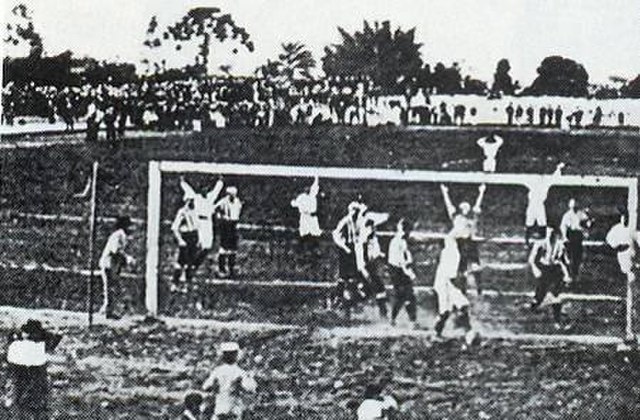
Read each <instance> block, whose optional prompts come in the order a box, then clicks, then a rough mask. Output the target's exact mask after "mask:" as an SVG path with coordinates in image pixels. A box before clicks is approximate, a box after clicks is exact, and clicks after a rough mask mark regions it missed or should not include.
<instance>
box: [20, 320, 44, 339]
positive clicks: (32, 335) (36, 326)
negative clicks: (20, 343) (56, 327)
mask: <svg viewBox="0 0 640 420" xmlns="http://www.w3.org/2000/svg"><path fill="white" fill-rule="evenodd" d="M20 330H21V331H22V334H23V336H24V338H26V339H27V340H32V341H44V339H45V337H46V332H45V330H44V328H42V323H41V322H40V321H38V320H35V319H30V320H28V321H27V322H26V323H25V324H24V325H23V326H22V327H21V328H20Z"/></svg>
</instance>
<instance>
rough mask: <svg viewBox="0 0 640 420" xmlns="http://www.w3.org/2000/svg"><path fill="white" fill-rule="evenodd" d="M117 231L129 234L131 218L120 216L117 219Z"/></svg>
mask: <svg viewBox="0 0 640 420" xmlns="http://www.w3.org/2000/svg"><path fill="white" fill-rule="evenodd" d="M115 229H116V230H120V229H122V230H124V231H125V232H127V233H128V232H129V231H130V230H131V218H129V216H118V218H117V219H116V225H115Z"/></svg>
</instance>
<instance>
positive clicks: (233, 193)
mask: <svg viewBox="0 0 640 420" xmlns="http://www.w3.org/2000/svg"><path fill="white" fill-rule="evenodd" d="M227 195H228V196H229V198H230V199H232V200H234V199H235V198H236V197H238V188H236V187H233V186H230V187H227Z"/></svg>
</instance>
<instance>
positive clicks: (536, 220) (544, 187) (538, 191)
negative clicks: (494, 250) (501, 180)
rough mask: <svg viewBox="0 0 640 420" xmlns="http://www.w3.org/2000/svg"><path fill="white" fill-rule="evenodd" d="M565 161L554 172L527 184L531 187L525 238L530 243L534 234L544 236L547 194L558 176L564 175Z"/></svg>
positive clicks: (537, 237)
mask: <svg viewBox="0 0 640 420" xmlns="http://www.w3.org/2000/svg"><path fill="white" fill-rule="evenodd" d="M564 166H565V165H564V163H562V162H560V163H559V164H558V166H556V170H555V172H554V173H553V174H551V175H550V176H549V175H543V176H542V179H538V180H536V181H534V182H532V183H530V184H528V185H527V188H528V189H529V194H528V200H529V201H528V203H527V210H526V216H525V222H524V223H525V227H526V231H525V240H526V242H527V245H529V240H530V238H531V237H532V236H533V237H535V238H536V239H540V238H544V236H545V234H546V228H547V209H546V207H545V203H546V202H547V195H548V194H549V189H550V188H551V186H552V185H553V183H554V181H555V180H556V178H557V177H559V176H561V175H562V168H564Z"/></svg>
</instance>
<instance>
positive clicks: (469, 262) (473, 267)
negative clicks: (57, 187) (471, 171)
mask: <svg viewBox="0 0 640 420" xmlns="http://www.w3.org/2000/svg"><path fill="white" fill-rule="evenodd" d="M440 190H441V191H442V196H443V198H444V203H445V206H446V208H447V215H448V216H449V220H451V223H452V225H453V226H452V228H451V231H450V232H449V235H451V236H452V237H453V238H454V239H455V240H456V245H457V249H458V252H459V256H460V258H459V266H458V273H459V274H461V275H462V276H463V277H464V278H465V280H467V279H468V280H469V282H470V283H473V284H472V285H471V286H475V287H472V289H475V291H476V292H477V293H478V294H480V293H481V292H482V288H481V285H480V283H481V282H480V270H481V267H480V255H479V253H478V243H477V240H476V238H475V237H476V236H477V233H478V218H479V216H480V213H481V212H482V210H481V205H482V199H483V197H484V192H485V191H486V186H485V185H484V184H482V185H480V186H479V187H478V197H477V198H476V202H475V204H474V206H473V208H472V207H471V205H470V204H469V203H467V202H466V201H463V202H462V203H460V205H459V206H458V209H456V207H455V206H454V205H453V203H452V202H451V197H449V188H448V187H447V186H445V185H440ZM466 286H467V285H466V281H465V282H464V285H463V290H466Z"/></svg>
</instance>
